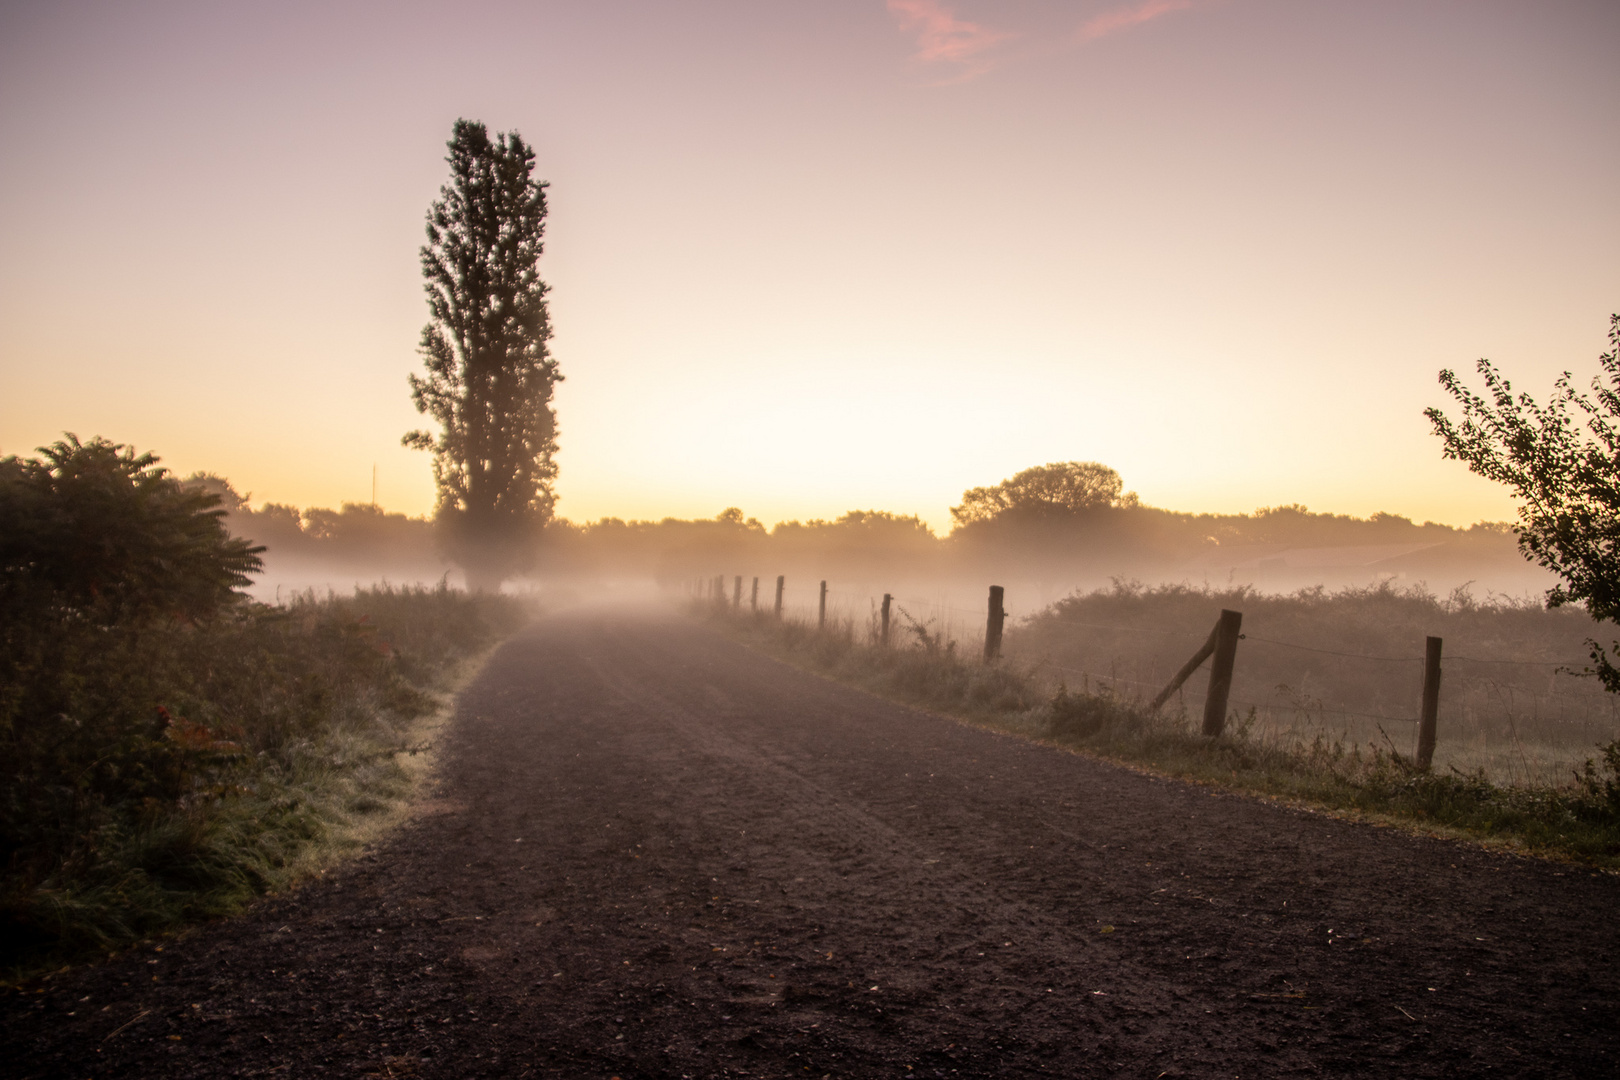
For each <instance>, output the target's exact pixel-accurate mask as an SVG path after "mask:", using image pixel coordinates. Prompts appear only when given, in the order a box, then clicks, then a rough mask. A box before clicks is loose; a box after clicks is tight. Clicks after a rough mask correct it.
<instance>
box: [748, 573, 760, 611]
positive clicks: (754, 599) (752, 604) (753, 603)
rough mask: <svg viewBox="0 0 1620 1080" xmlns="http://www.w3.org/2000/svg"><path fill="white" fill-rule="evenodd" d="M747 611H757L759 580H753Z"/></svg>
mask: <svg viewBox="0 0 1620 1080" xmlns="http://www.w3.org/2000/svg"><path fill="white" fill-rule="evenodd" d="M748 610H750V611H753V612H756V613H757V612H758V611H759V578H755V579H754V591H753V592H751V593H749V594H748Z"/></svg>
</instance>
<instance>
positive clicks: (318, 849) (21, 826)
mask: <svg viewBox="0 0 1620 1080" xmlns="http://www.w3.org/2000/svg"><path fill="white" fill-rule="evenodd" d="M219 516H220V515H219V511H218V509H217V499H216V498H215V497H214V496H212V495H210V494H208V493H206V492H203V491H199V490H197V489H195V488H188V487H186V486H184V485H181V484H180V483H178V482H176V481H175V480H174V479H173V478H171V477H170V476H169V475H168V474H167V473H166V472H165V470H163V469H161V468H159V467H158V466H157V464H156V459H155V458H153V457H152V456H151V455H136V454H135V453H134V452H133V451H130V450H128V449H127V448H125V447H120V446H116V445H114V444H111V443H107V442H105V441H102V440H93V441H92V442H89V443H84V444H81V443H79V442H78V441H77V440H75V439H72V438H71V437H70V438H69V439H68V440H66V441H64V442H61V443H57V444H56V445H55V446H54V447H51V448H48V449H47V450H46V451H45V452H44V456H42V457H41V458H35V459H28V460H22V459H18V458H7V459H4V460H0V518H3V519H4V521H5V522H6V525H5V528H4V529H3V530H0V646H3V648H0V762H3V766H0V871H3V877H0V973H3V974H4V975H5V976H6V977H10V978H15V977H18V976H21V975H24V974H26V973H28V972H30V971H37V970H40V969H41V968H42V967H45V966H48V965H51V964H54V963H59V962H62V961H66V960H71V959H75V958H80V957H84V956H86V955H92V954H94V953H95V952H97V951H106V950H112V949H116V948H118V947H120V946H121V945H124V944H126V943H129V942H132V941H135V940H138V939H140V938H143V937H146V936H149V935H152V934H157V933H161V932H164V931H169V930H173V929H175V928H177V927H180V926H182V925H184V924H186V923H189V922H194V921H197V920H201V919H206V918H210V917H214V916H218V915H222V914H226V913H228V912H231V911H233V910H236V909H237V908H239V907H240V906H241V905H242V904H244V903H246V902H247V901H249V900H251V899H252V898H254V897H256V896H258V895H260V894H263V893H265V892H268V891H271V890H275V889H278V888H282V887H285V886H287V885H288V884H290V883H292V882H294V881H295V880H297V879H298V878H299V877H301V876H304V875H307V874H309V873H313V872H315V871H317V870H318V869H319V868H320V867H321V866H323V865H325V864H326V863H328V862H329V861H330V860H331V859H332V858H333V857H334V856H336V855H338V854H341V853H342V852H343V851H345V850H348V849H351V848H352V847H353V846H355V845H356V844H358V843H361V842H363V841H364V840H365V839H366V837H367V836H369V835H371V834H372V833H374V832H375V825H376V823H377V822H379V821H382V820H384V819H386V818H387V817H388V815H389V813H390V811H392V810H393V809H395V808H397V807H398V806H400V804H401V803H402V802H403V800H404V799H405V798H406V796H407V795H408V794H409V793H410V791H411V789H412V787H413V784H414V780H415V778H416V777H419V776H420V775H421V773H422V771H423V763H424V762H425V760H426V758H425V756H424V755H423V751H425V750H427V749H428V748H429V745H430V743H429V736H430V733H431V730H432V726H433V722H434V720H435V718H436V717H438V716H440V715H441V712H442V709H443V706H444V700H445V699H444V697H443V695H444V692H445V691H447V690H448V689H450V688H452V687H453V685H454V684H455V681H456V680H457V678H458V677H459V676H460V675H461V674H462V673H464V672H465V670H466V669H467V667H468V665H469V663H470V662H471V661H473V660H474V659H476V658H477V657H478V656H479V655H480V654H481V653H482V652H483V651H484V650H486V649H488V648H489V647H490V646H492V645H493V644H494V643H495V642H497V641H498V640H499V639H500V638H502V637H503V636H505V635H506V634H508V633H510V632H511V631H512V630H513V629H515V628H516V627H517V626H518V625H519V624H520V623H521V621H523V620H524V619H525V618H526V613H525V611H524V608H523V605H522V603H521V602H520V601H517V600H515V599H512V598H506V597H499V596H482V595H480V596H468V595H466V594H463V593H458V592H454V591H451V590H448V589H445V588H443V587H441V588H437V589H392V588H389V587H386V586H384V587H379V588H372V589H363V590H358V591H356V592H355V593H354V594H353V595H351V596H336V595H328V596H326V597H319V596H315V595H313V594H305V595H302V596H299V597H296V598H293V599H292V600H291V601H290V602H289V603H286V604H285V605H283V606H278V607H271V606H267V605H263V604H256V603H253V602H251V601H249V600H247V599H246V598H244V597H243V596H242V595H241V593H240V592H239V591H238V590H239V589H240V587H241V586H242V585H244V584H245V583H246V582H247V581H248V575H249V574H251V573H253V572H254V571H255V570H256V569H257V552H256V550H255V549H253V548H252V547H251V546H250V545H249V544H248V543H247V542H246V541H242V540H238V539H234V538H232V537H230V535H229V534H228V533H227V532H226V530H225V529H224V527H223V525H222V524H221V522H220V520H219Z"/></svg>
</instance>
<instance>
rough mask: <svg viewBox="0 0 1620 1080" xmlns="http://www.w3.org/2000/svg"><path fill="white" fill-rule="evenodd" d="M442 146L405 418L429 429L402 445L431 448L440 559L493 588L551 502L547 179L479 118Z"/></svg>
mask: <svg viewBox="0 0 1620 1080" xmlns="http://www.w3.org/2000/svg"><path fill="white" fill-rule="evenodd" d="M449 147H450V156H449V158H448V160H449V162H450V183H448V184H447V185H445V186H444V187H443V188H441V189H440V192H439V195H440V197H439V199H438V200H437V201H436V202H434V203H433V205H432V207H431V208H430V209H429V211H428V219H427V237H428V242H427V244H426V245H424V246H423V248H422V276H423V277H424V278H426V279H427V280H426V286H425V287H426V289H427V295H428V310H429V311H430V312H431V314H432V321H430V322H429V323H428V324H427V326H426V327H424V328H423V330H422V343H421V347H420V350H419V351H420V352H421V355H422V359H423V362H424V364H425V365H426V368H427V374H426V375H412V376H411V377H410V383H411V396H412V398H413V399H414V400H415V402H416V407H417V410H418V411H420V412H422V413H425V414H427V415H429V416H431V417H433V419H434V420H436V421H437V422H438V424H439V428H440V430H439V433H438V434H437V435H434V434H433V433H432V432H428V431H413V432H410V433H409V434H407V435H406V436H405V437H404V439H403V442H404V444H405V445H406V446H409V447H415V448H417V449H421V450H428V451H431V452H432V454H433V476H434V480H435V481H436V482H437V484H438V489H439V501H438V510H437V515H436V516H437V520H438V523H439V527H440V530H441V538H442V542H443V544H444V547H445V551H446V553H447V554H448V555H449V556H450V557H451V558H452V559H453V560H454V561H455V562H456V563H457V564H458V565H460V566H461V567H462V569H463V570H464V571H465V572H466V574H467V582H468V585H469V586H470V587H471V588H473V589H475V590H476V589H488V590H494V589H498V588H499V587H500V583H501V581H502V580H503V579H505V578H507V577H510V576H511V575H512V574H514V573H517V572H519V571H521V570H524V569H526V568H527V567H528V566H529V565H530V564H531V562H532V559H533V556H534V551H535V548H536V544H537V541H538V539H539V534H540V531H541V529H543V528H544V526H545V524H546V522H548V521H549V520H550V519H551V516H552V507H553V504H554V502H555V496H554V495H553V493H552V481H553V480H554V479H555V477H556V475H557V466H556V462H555V461H554V460H553V456H554V455H555V453H556V450H557V418H556V413H555V412H554V411H553V409H552V406H551V398H552V390H553V388H554V387H555V385H556V384H557V383H558V382H560V381H562V375H561V374H560V373H559V372H558V370H557V362H556V361H555V360H554V359H552V357H551V353H550V351H549V349H548V348H547V345H546V343H547V341H548V340H549V339H550V338H551V320H550V316H549V313H548V312H547V309H546V293H547V291H548V289H547V286H546V283H545V282H544V281H542V280H541V279H540V273H539V269H538V263H539V260H540V255H541V252H542V251H543V250H544V246H543V244H542V238H543V236H544V233H545V223H546V184H545V183H544V182H542V181H538V180H536V179H535V177H534V151H533V150H531V149H530V148H529V146H528V145H527V144H526V143H524V141H523V139H522V138H521V137H520V136H519V135H518V134H517V133H516V132H511V133H502V134H500V135H498V136H497V137H496V138H495V139H493V140H492V139H491V138H490V137H489V132H488V131H487V130H486V129H485V127H484V125H483V124H481V123H475V122H473V121H470V120H458V121H456V124H455V128H454V129H453V131H452V135H451V139H450V142H449Z"/></svg>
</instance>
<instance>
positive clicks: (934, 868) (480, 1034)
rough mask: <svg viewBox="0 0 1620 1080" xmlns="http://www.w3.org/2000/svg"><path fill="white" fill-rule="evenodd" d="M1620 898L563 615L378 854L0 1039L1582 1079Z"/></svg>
mask: <svg viewBox="0 0 1620 1080" xmlns="http://www.w3.org/2000/svg"><path fill="white" fill-rule="evenodd" d="M1617 884H1620V883H1617V882H1616V879H1615V878H1613V877H1610V876H1596V875H1592V874H1591V873H1590V872H1588V871H1584V870H1580V869H1578V868H1573V867H1564V866H1557V865H1553V864H1547V863H1540V862H1534V861H1530V860H1524V859H1518V858H1512V857H1508V856H1502V855H1493V854H1489V853H1486V852H1483V851H1479V850H1477V849H1474V848H1471V847H1468V846H1466V845H1461V844H1453V843H1446V842H1441V841H1436V840H1428V839H1422V838H1416V837H1411V836H1407V835H1403V834H1399V833H1395V832H1392V831H1389V830H1381V829H1374V828H1371V827H1367V826H1359V825H1352V824H1347V823H1344V822H1340V821H1334V820H1330V819H1327V818H1324V817H1321V816H1318V815H1314V814H1309V813H1304V812H1301V811H1297V810H1291V809H1287V808H1283V807H1278V806H1273V805H1269V804H1265V803H1260V802H1256V801H1253V800H1248V799H1242V798H1236V797H1232V796H1226V795H1221V794H1218V793H1211V792H1209V791H1206V790H1203V789H1199V788H1195V787H1191V786H1187V785H1182V784H1177V783H1172V782H1166V781H1162V780H1157V779H1154V778H1151V777H1146V776H1142V775H1139V774H1136V773H1133V772H1130V771H1127V770H1123V769H1117V768H1113V767H1110V766H1106V765H1102V764H1100V763H1097V762H1093V761H1090V760H1087V759H1084V758H1079V757H1075V756H1073V755H1069V754H1065V753H1062V752H1058V751H1054V750H1051V749H1049V748H1045V747H1040V746H1035V745H1031V744H1028V743H1024V742H1021V741H1019V740H1016V739H1011V738H1007V737H1004V736H999V735H995V734H991V733H987V732H983V731H979V730H976V729H973V728H971V727H968V726H966V725H961V724H957V723H954V722H952V721H949V720H945V719H942V718H939V717H934V716H929V715H926V714H923V713H919V712H916V711H914V710H909V709H905V708H901V707H897V706H894V705H890V704H888V703H885V702H882V701H878V700H875V699H873V698H870V697H867V696H865V695H862V694H859V693H857V692H854V691H851V690H848V689H846V688H843V687H839V686H836V685H834V684H831V683H828V682H825V681H823V680H820V679H817V678H814V677H812V676H809V675H807V674H805V673H803V672H799V671H796V670H794V669H791V668H788V667H786V666H784V665H781V664H779V663H776V662H774V661H771V660H768V659H765V658H763V657H760V656H758V655H756V654H753V653H750V652H748V651H747V650H745V649H742V648H740V647H739V646H736V645H735V644H732V643H730V642H727V641H725V640H723V639H720V638H718V637H717V636H715V635H713V634H711V633H709V632H708V631H706V630H704V629H703V628H701V627H699V626H697V625H694V624H692V623H690V622H688V621H685V620H683V619H680V618H678V617H674V616H670V615H659V614H648V613H645V612H641V613H637V612H632V611H628V610H618V611H613V610H595V611H576V612H572V613H565V614H560V615H555V616H552V617H549V618H547V619H545V620H542V621H541V622H539V623H537V624H536V625H535V626H534V627H533V628H532V629H531V630H529V631H527V632H526V633H525V634H523V635H521V636H520V637H518V638H517V639H514V640H513V641H512V642H510V643H508V645H507V646H505V647H504V648H503V649H502V650H501V652H500V653H499V654H497V656H496V658H495V659H494V660H493V661H492V662H491V664H490V666H489V667H488V669H487V670H486V671H485V673H484V674H483V676H482V677H481V678H480V679H479V680H478V681H477V682H476V683H475V684H474V685H473V686H472V687H470V688H469V689H468V691H467V692H466V693H465V694H464V695H463V697H462V699H461V702H460V705H459V711H458V718H457V721H456V724H455V726H454V729H453V735H452V737H451V741H450V744H449V745H448V746H447V748H446V753H445V757H444V764H443V769H442V782H441V784H440V787H439V789H438V790H437V791H436V792H435V794H434V797H433V798H432V799H431V800H429V802H428V803H427V804H425V807H424V813H423V814H422V815H420V816H419V818H418V819H417V820H416V821H415V822H414V823H413V824H412V825H411V826H410V827H408V828H407V829H405V830H403V831H402V832H401V833H400V834H399V835H398V836H397V837H395V838H394V839H393V840H392V841H390V842H389V843H388V844H387V845H385V846H384V847H383V848H381V849H380V850H379V851H377V852H376V853H375V854H374V855H373V856H371V857H369V858H368V859H365V860H362V861H360V862H358V863H356V864H354V865H352V866H350V867H348V868H346V869H345V870H344V871H343V872H341V873H338V874H335V875H331V876H330V877H329V878H328V879H326V880H324V881H322V882H319V883H316V884H314V885H311V886H310V887H308V888H305V889H303V890H301V891H299V892H298V893H296V894H294V895H292V896H289V897H284V898H281V899H277V900H274V901H270V902H267V903H265V904H263V905H261V906H260V907H259V908H257V909H255V911H253V912H252V913H250V914H249V915H248V916H246V917H245V918H242V919H238V920H233V921H230V922H226V923H221V924H218V925H215V926H210V927H206V928H203V929H201V930H199V931H197V932H195V933H193V934H191V935H189V936H188V937H186V938H185V939H183V940H180V941H175V942H169V943H166V944H165V945H164V946H163V949H162V951H161V952H158V951H156V950H155V949H154V947H147V948H144V949H141V950H134V951H132V952H130V953H129V954H126V955H125V956H122V957H120V958H118V959H117V960H115V961H113V962H111V963H108V964H104V965H100V966H98V967H94V968H87V969H82V970H79V971H75V972H71V973H68V974H67V975H65V976H62V977H60V978H57V979H53V980H50V981H49V982H46V983H44V984H43V985H41V986H35V987H31V988H28V992H25V993H16V994H11V995H8V996H7V997H6V998H5V999H3V1001H0V1020H3V1021H4V1024H5V1036H4V1045H5V1047H6V1049H7V1051H8V1054H9V1058H8V1060H9V1062H10V1065H9V1066H8V1071H12V1072H14V1073H15V1075H18V1076H68V1075H84V1076H113V1075H118V1076H165V1077H167V1076H176V1077H179V1076H199V1077H202V1076H226V1075H241V1076H249V1075H264V1074H277V1075H377V1076H422V1077H429V1076H432V1077H438V1076H444V1077H461V1076H525V1075H535V1076H540V1075H554V1076H570V1077H573V1076H601V1077H607V1076H620V1077H624V1078H626V1080H628V1078H630V1077H676V1076H691V1077H699V1076H730V1075H735V1076H762V1077H764V1076H768V1077H785V1076H807V1075H809V1076H861V1077H864V1076H915V1075H941V1076H951V1075H957V1076H988V1075H999V1076H1037V1075H1053V1076H1076V1075H1082V1076H1089V1075H1114V1074H1116V1073H1118V1074H1128V1075H1148V1076H1155V1077H1157V1076H1160V1075H1168V1076H1213V1075H1220V1074H1227V1075H1244V1076H1286V1075H1291V1074H1296V1073H1297V1074H1301V1075H1315V1076H1321V1075H1330V1076H1331V1075H1350V1074H1356V1075H1369V1076H1382V1075H1391V1076H1393V1075H1401V1076H1455V1075H1464V1074H1465V1075H1483V1074H1491V1075H1507V1076H1514V1075H1523V1076H1560V1075H1563V1076H1591V1075H1599V1074H1601V1073H1603V1072H1605V1071H1607V1070H1608V1068H1609V1067H1610V1064H1609V1063H1610V1062H1611V1061H1612V1060H1613V1054H1614V1052H1615V1051H1616V1049H1617V1045H1616V1044H1617V1042H1620V1036H1617V1034H1616V1032H1617V1028H1616V1020H1617V1019H1620V1016H1617V1008H1616V1002H1617V1001H1620V994H1617V991H1620V985H1617V982H1620V979H1617V975H1616V965H1615V960H1616V958H1617V955H1620V950H1617V949H1616V944H1617V940H1616V939H1617V937H1620V931H1617V930H1616V928H1615V927H1614V925H1613V920H1612V918H1611V917H1610V915H1611V913H1612V912H1613V910H1614V909H1615V901H1616V900H1617V899H1620V887H1617ZM874 987H875V988H876V989H874ZM1431 988H1432V989H1431Z"/></svg>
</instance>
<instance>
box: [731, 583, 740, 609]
mask: <svg viewBox="0 0 1620 1080" xmlns="http://www.w3.org/2000/svg"><path fill="white" fill-rule="evenodd" d="M731 610H732V611H740V610H742V575H741V574H738V575H737V577H736V579H735V580H734V581H733V582H732V584H731Z"/></svg>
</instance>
